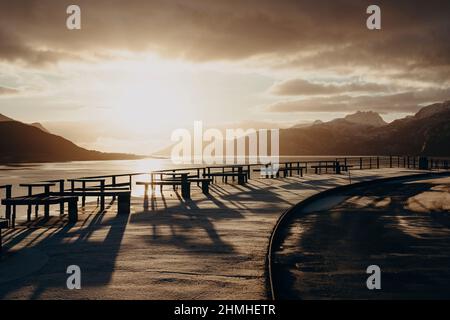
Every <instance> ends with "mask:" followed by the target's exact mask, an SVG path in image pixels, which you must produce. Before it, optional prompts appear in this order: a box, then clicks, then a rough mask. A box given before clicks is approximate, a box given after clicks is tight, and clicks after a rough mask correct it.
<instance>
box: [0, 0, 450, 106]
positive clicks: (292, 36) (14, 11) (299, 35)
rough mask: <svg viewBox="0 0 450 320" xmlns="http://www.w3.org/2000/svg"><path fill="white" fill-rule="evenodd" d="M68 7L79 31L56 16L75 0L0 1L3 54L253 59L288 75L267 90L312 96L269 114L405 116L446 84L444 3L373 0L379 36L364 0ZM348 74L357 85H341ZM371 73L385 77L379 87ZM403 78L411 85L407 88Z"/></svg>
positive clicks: (54, 59)
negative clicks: (77, 11)
mask: <svg viewBox="0 0 450 320" xmlns="http://www.w3.org/2000/svg"><path fill="white" fill-rule="evenodd" d="M76 3H77V4H78V5H79V6H80V7H81V19H82V23H81V25H82V29H81V30H73V31H71V30H67V29H66V26H65V20H66V17H67V14H66V8H67V6H68V5H70V4H72V1H69V0H60V1H54V0H21V1H1V2H0V30H1V31H0V61H6V62H7V63H24V64H28V65H32V66H34V67H43V66H46V65H49V64H54V63H58V62H60V61H66V60H75V61H80V60H82V61H84V62H89V61H97V60H102V59H113V58H114V56H115V53H116V52H118V51H127V52H128V53H131V54H142V53H144V54H145V53H148V52H152V53H157V54H159V55H161V56H163V57H167V58H181V59H185V60H189V61H193V62H197V63H202V62H209V61H222V60H226V61H230V62H241V61H248V60H252V59H253V60H252V61H256V62H257V64H258V67H262V68H265V69H268V70H271V71H273V72H285V71H287V72H288V73H289V78H293V79H291V80H287V81H282V82H279V83H277V84H276V85H275V86H274V87H273V88H272V93H274V94H276V95H278V96H306V97H309V98H307V99H303V100H301V99H300V100H294V101H291V100H288V101H281V102H278V103H275V104H273V105H272V106H270V107H269V110H272V111H276V112H287V111H289V110H290V111H294V112H296V111H301V110H307V111H319V110H322V111H346V110H349V109H351V110H353V109H354V108H378V109H379V110H384V111H386V112H388V111H391V112H392V111H398V112H400V111H408V112H409V111H413V110H416V108H417V105H418V104H421V103H425V102H428V101H439V100H440V98H445V99H447V98H448V95H447V94H443V92H447V93H448V90H447V89H446V88H448V87H450V80H449V79H450V41H449V39H450V14H449V12H450V2H449V1H440V0H429V1H421V0H397V1H390V0H379V1H377V4H378V5H379V6H380V7H381V10H382V14H381V17H382V29H381V30H378V31H370V30H368V29H367V28H366V25H365V21H366V18H367V14H366V8H367V6H368V5H370V4H372V3H371V1H368V0H363V1H361V0H334V1H325V0H315V1H311V0H283V1H273V0H247V1H242V0H228V1H197V0H128V1H126V2H125V1H122V0H96V1H92V0H78V1H76ZM305 72H309V73H310V74H324V73H328V74H334V75H337V76H340V77H342V78H344V79H336V80H332V81H323V82H319V81H312V80H310V79H309V80H308V78H304V77H302V76H301V75H302V74H303V73H305ZM352 76H355V77H356V78H358V79H359V80H358V81H356V82H352V81H348V78H349V77H352ZM379 77H383V78H384V80H386V81H383V83H388V84H379V83H378V82H377V79H378V78H379ZM333 79H334V78H333ZM374 82H376V83H374ZM402 82H418V83H420V85H417V86H416V88H417V90H414V91H413V90H412V89H411V87H410V86H409V84H408V85H404V84H401V83H402ZM426 88H433V89H426ZM421 90H423V91H421ZM356 94H358V95H359V96H358V97H355V95H356ZM433 94H434V96H432V95H433ZM423 95H426V97H424V96H423ZM314 96H326V97H322V98H320V99H319V98H318V97H314ZM401 99H403V100H402V101H400V100H401Z"/></svg>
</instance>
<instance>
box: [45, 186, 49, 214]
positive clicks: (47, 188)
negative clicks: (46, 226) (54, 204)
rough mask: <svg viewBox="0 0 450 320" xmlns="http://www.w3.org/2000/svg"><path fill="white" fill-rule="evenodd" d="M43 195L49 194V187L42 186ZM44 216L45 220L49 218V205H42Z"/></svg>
mask: <svg viewBox="0 0 450 320" xmlns="http://www.w3.org/2000/svg"><path fill="white" fill-rule="evenodd" d="M44 194H45V195H46V196H48V195H49V194H50V185H46V186H44ZM44 216H45V218H46V219H48V218H49V217H50V205H49V204H45V205H44Z"/></svg>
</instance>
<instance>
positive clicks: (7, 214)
mask: <svg viewBox="0 0 450 320" xmlns="http://www.w3.org/2000/svg"><path fill="white" fill-rule="evenodd" d="M5 196H6V199H9V198H11V197H12V185H7V186H6V191H5ZM5 217H6V219H8V220H10V219H11V205H9V204H7V205H6V211H5Z"/></svg>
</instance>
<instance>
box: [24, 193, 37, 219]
mask: <svg viewBox="0 0 450 320" xmlns="http://www.w3.org/2000/svg"><path fill="white" fill-rule="evenodd" d="M32 194H33V188H32V187H31V186H28V196H31V195H32ZM36 208H38V206H37V205H36ZM30 220H31V205H28V208H27V221H30Z"/></svg>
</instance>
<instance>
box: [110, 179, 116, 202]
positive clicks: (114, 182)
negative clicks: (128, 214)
mask: <svg viewBox="0 0 450 320" xmlns="http://www.w3.org/2000/svg"><path fill="white" fill-rule="evenodd" d="M111 184H112V187H113V188H115V187H116V176H112V177H111ZM112 199H113V201H116V196H113V197H112Z"/></svg>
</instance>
